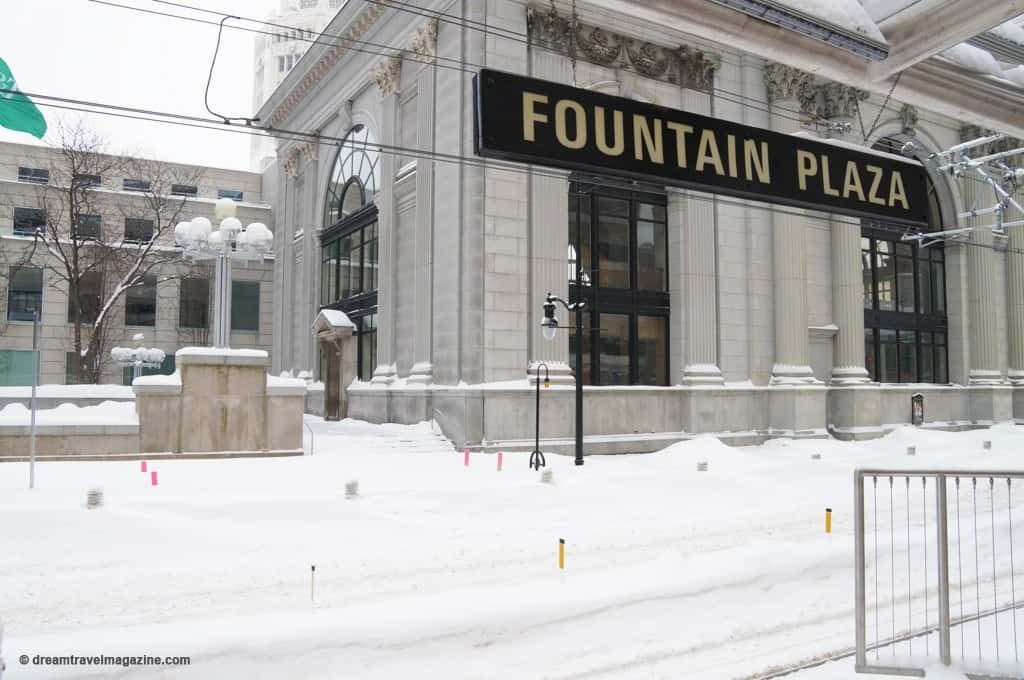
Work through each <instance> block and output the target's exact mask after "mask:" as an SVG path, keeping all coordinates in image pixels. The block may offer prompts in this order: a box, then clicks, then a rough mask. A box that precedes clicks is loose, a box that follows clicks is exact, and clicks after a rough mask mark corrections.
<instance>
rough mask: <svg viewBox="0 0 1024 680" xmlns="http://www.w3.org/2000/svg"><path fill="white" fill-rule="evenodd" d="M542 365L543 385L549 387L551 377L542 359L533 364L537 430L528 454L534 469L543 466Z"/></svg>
mask: <svg viewBox="0 0 1024 680" xmlns="http://www.w3.org/2000/svg"><path fill="white" fill-rule="evenodd" d="M541 366H543V367H544V387H551V377H550V376H549V374H548V365H547V364H545V363H544V362H543V361H541V362H540V363H537V364H534V370H535V371H536V372H537V374H536V376H535V377H536V379H537V421H536V422H537V432H536V435H537V437H536V439H535V440H534V443H533V453H531V454H530V467H532V468H533V469H534V470H539V469H541V468H542V467H544V466H545V461H544V454H543V453H541V451H540V367H541Z"/></svg>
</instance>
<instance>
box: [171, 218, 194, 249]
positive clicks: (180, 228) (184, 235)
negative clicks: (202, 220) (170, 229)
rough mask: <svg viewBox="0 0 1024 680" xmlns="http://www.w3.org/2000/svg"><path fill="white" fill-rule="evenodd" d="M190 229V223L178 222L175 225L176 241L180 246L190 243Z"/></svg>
mask: <svg viewBox="0 0 1024 680" xmlns="http://www.w3.org/2000/svg"><path fill="white" fill-rule="evenodd" d="M190 229H191V225H190V223H188V222H178V224H176V225H175V226H174V242H175V243H177V244H178V245H179V246H184V245H185V244H186V243H188V238H189V230H190Z"/></svg>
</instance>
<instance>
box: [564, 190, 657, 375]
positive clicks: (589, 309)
mask: <svg viewBox="0 0 1024 680" xmlns="http://www.w3.org/2000/svg"><path fill="white" fill-rule="evenodd" d="M602 197H606V198H613V199H623V200H627V201H628V202H629V213H628V215H629V216H628V222H629V254H628V262H629V287H628V288H612V287H604V286H602V285H601V283H602V279H601V272H600V270H599V268H600V252H601V251H600V243H601V241H600V213H599V209H598V206H599V202H600V198H602ZM569 200H570V202H573V201H575V202H576V206H575V208H574V207H573V206H572V205H570V213H569V214H570V222H572V220H573V216H575V219H576V220H580V219H581V218H582V217H583V211H582V210H581V209H580V208H581V207H582V205H583V204H582V203H581V202H583V201H589V212H588V215H589V218H590V224H589V229H588V225H585V224H583V223H582V222H581V223H580V225H579V226H580V230H581V231H580V234H579V236H580V237H582V236H584V234H587V233H589V255H588V260H589V262H584V271H583V275H584V281H588V277H589V281H588V282H586V283H584V284H583V285H582V286H577V285H576V282H575V280H570V281H569V300H570V302H576V301H577V300H580V299H582V300H584V301H586V307H584V311H583V313H584V314H585V315H586V318H585V320H584V324H583V325H584V327H585V328H586V326H587V324H588V322H589V324H590V328H589V334H590V338H589V347H590V357H589V366H588V367H586V368H588V369H589V375H590V380H589V381H587V382H586V383H585V384H589V385H601V384H604V383H603V382H602V381H601V368H602V367H601V343H600V338H601V314H609V315H612V314H614V315H623V316H626V317H627V318H628V325H629V329H628V343H629V349H628V354H629V380H628V382H626V383H611V384H627V385H641V384H643V385H648V384H649V383H640V381H639V379H640V361H639V317H641V316H643V317H657V318H663V319H665V338H664V342H665V361H664V366H663V367H662V370H661V373H662V375H661V380H660V381H659V382H658V383H656V384H653V385H650V386H652V387H655V386H668V385H670V384H671V380H670V377H671V375H672V373H671V370H672V369H671V351H670V349H671V346H672V345H671V342H672V333H671V322H670V317H671V307H670V298H669V292H668V288H669V287H670V285H671V272H670V270H669V267H668V214H667V208H668V197H667V196H666V195H665V194H664V193H660V192H658V191H657V190H653V191H645V190H641V189H624V188H618V187H600V188H592V189H587V188H586V186H585V185H584V183H583V182H581V181H578V180H574V181H572V182H571V183H570V188H569ZM642 203H643V204H653V205H656V206H661V207H663V208H665V210H666V214H665V219H664V222H661V221H658V220H640V219H639V206H640V204H642ZM638 221H644V222H647V221H653V222H654V224H656V225H660V227H661V228H662V229H663V230H664V231H663V236H664V243H665V253H664V267H665V278H664V280H665V288H666V290H664V291H656V290H642V289H640V287H639V277H640V274H639V259H638V250H637V239H638V229H637V222H638ZM568 229H569V245H570V247H571V248H573V249H574V251H573V252H574V255H575V257H576V258H577V259H578V258H581V257H582V249H581V248H580V246H579V244H578V243H577V240H578V238H577V233H576V225H575V224H572V223H570V224H569V225H568ZM584 230H587V231H584ZM568 317H569V318H568V319H567V323H566V324H563V325H564V326H567V327H568V332H569V334H570V351H569V355H570V356H569V361H570V364H572V363H574V362H575V356H576V355H575V349H574V344H573V343H575V342H576V339H575V337H574V336H575V328H576V326H575V319H573V318H572V315H571V314H570V315H568ZM584 375H586V372H584Z"/></svg>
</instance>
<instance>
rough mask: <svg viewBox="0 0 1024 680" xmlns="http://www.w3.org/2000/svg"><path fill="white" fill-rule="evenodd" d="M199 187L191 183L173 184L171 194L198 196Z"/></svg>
mask: <svg viewBox="0 0 1024 680" xmlns="http://www.w3.org/2000/svg"><path fill="white" fill-rule="evenodd" d="M197 195H199V188H198V187H195V186H193V185H191V184H172V185H171V196H197Z"/></svg>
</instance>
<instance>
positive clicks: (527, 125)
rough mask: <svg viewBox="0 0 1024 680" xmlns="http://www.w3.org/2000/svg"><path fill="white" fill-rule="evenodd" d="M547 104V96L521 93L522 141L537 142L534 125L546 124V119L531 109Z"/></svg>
mask: <svg viewBox="0 0 1024 680" xmlns="http://www.w3.org/2000/svg"><path fill="white" fill-rule="evenodd" d="M547 103H548V98H547V95H543V94H537V93H536V92H523V139H524V140H526V141H527V142H536V141H537V132H536V130H535V129H534V125H535V124H536V123H546V122H548V117H547V116H546V115H544V114H543V113H537V112H536V111H534V110H533V107H534V106H535V105H537V104H547Z"/></svg>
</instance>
